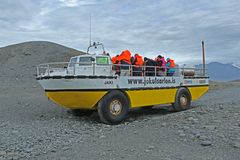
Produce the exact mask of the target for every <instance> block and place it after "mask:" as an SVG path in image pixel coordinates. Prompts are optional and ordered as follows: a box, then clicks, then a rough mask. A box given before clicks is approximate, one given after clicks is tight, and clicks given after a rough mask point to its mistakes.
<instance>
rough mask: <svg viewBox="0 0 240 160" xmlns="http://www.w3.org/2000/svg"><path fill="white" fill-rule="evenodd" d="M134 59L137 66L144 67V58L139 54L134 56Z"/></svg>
mask: <svg viewBox="0 0 240 160" xmlns="http://www.w3.org/2000/svg"><path fill="white" fill-rule="evenodd" d="M134 58H135V64H134V65H138V66H142V65H143V62H144V61H143V59H142V56H140V55H138V54H136V55H135V56H134Z"/></svg>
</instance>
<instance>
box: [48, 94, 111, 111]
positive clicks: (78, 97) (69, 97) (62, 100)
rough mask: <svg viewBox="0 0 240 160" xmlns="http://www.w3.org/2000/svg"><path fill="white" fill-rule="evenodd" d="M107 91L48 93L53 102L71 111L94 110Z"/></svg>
mask: <svg viewBox="0 0 240 160" xmlns="http://www.w3.org/2000/svg"><path fill="white" fill-rule="evenodd" d="M106 93H107V91H59V92H46V95H47V96H48V98H49V99H51V100H52V101H53V102H55V103H57V104H59V105H62V106H64V107H66V108H71V109H78V108H79V109H93V108H94V106H95V105H96V104H97V102H98V101H99V100H100V99H101V98H102V97H103V96H104V95H105V94H106Z"/></svg>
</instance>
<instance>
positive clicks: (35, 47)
mask: <svg viewBox="0 0 240 160" xmlns="http://www.w3.org/2000/svg"><path fill="white" fill-rule="evenodd" d="M79 54H84V53H83V52H81V51H77V50H75V49H72V48H68V47H65V46H62V45H59V44H56V43H52V42H46V41H34V42H24V43H20V44H15V45H10V46H6V47H3V48H0V67H1V68H2V69H1V70H0V76H1V77H3V78H1V82H6V83H5V84H6V85H10V84H9V83H8V82H20V83H21V84H22V83H26V84H27V81H29V82H32V83H34V84H35V82H34V81H35V76H34V75H35V74H36V65H38V64H41V63H48V62H65V61H69V58H70V57H72V56H75V55H79Z"/></svg>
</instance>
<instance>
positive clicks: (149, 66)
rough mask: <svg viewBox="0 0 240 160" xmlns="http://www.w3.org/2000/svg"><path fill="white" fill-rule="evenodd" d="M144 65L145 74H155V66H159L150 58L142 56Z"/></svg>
mask: <svg viewBox="0 0 240 160" xmlns="http://www.w3.org/2000/svg"><path fill="white" fill-rule="evenodd" d="M144 65H145V66H146V68H145V75H146V76H155V66H159V64H158V63H157V62H156V61H154V60H152V59H149V58H147V57H144Z"/></svg>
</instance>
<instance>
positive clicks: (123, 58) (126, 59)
mask: <svg viewBox="0 0 240 160" xmlns="http://www.w3.org/2000/svg"><path fill="white" fill-rule="evenodd" d="M118 60H119V62H120V64H122V65H124V66H121V69H129V66H130V65H131V52H130V51H129V50H125V51H123V52H122V53H121V54H120V55H119V56H118ZM128 65H129V66H128Z"/></svg>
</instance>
